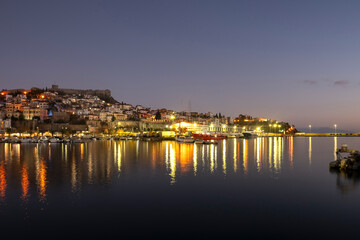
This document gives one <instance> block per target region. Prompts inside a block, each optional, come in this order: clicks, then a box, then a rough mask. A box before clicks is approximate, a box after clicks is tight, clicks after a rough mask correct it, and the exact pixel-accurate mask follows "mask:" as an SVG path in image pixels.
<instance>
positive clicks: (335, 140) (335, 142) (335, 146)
mask: <svg viewBox="0 0 360 240" xmlns="http://www.w3.org/2000/svg"><path fill="white" fill-rule="evenodd" d="M336 149H337V137H334V160H336V159H337V157H336Z"/></svg>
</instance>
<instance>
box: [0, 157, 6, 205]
mask: <svg viewBox="0 0 360 240" xmlns="http://www.w3.org/2000/svg"><path fill="white" fill-rule="evenodd" d="M6 187H7V183H6V169H5V162H4V161H1V163H0V199H1V200H4V199H5V196H6Z"/></svg>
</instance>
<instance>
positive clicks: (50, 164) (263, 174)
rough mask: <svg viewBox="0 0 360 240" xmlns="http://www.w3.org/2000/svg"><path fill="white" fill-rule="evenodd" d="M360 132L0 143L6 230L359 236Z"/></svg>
mask: <svg viewBox="0 0 360 240" xmlns="http://www.w3.org/2000/svg"><path fill="white" fill-rule="evenodd" d="M344 143H346V144H348V145H349V147H350V148H356V149H360V138H355V137H354V138H352V137H347V138H346V137H343V138H341V137H338V138H334V137H331V138H330V137H328V138H327V137H312V138H301V137H298V138H292V137H286V138H281V137H273V138H257V139H247V140H246V139H229V140H224V141H223V142H220V143H219V144H218V145H195V144H184V143H182V144H179V143H177V142H174V141H164V142H143V141H96V142H90V143H83V144H72V145H70V144H32V143H29V144H21V145H20V144H7V143H2V144H0V224H1V230H2V231H6V232H7V233H11V234H12V236H13V237H14V238H16V237H20V236H22V237H30V236H32V237H33V236H36V237H37V238H50V239H51V238H53V237H63V238H97V239H103V238H115V237H116V238H135V237H142V238H162V239H173V238H179V237H182V238H183V239H188V238H197V239H200V238H217V239H224V238H247V239H249V238H251V239H254V238H268V239H269V238H271V239H280V238H282V239H285V238H286V239H288V238H292V239H294V238H299V239H300V238H301V239H304V238H306V239H312V238H315V237H321V238H323V237H327V238H328V239H329V238H339V237H341V238H343V237H356V236H358V233H357V230H358V229H359V227H360V207H359V204H360V188H359V176H358V175H357V174H339V173H331V172H330V171H329V168H328V163H329V162H330V161H332V160H333V159H334V149H335V148H336V146H338V147H339V146H340V144H344Z"/></svg>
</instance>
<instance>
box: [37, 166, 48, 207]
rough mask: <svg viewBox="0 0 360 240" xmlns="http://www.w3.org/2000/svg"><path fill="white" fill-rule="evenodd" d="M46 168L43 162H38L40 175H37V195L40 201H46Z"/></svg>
mask: <svg viewBox="0 0 360 240" xmlns="http://www.w3.org/2000/svg"><path fill="white" fill-rule="evenodd" d="M46 172H47V167H46V164H45V161H44V160H41V161H40V172H39V173H40V175H39V195H40V201H45V200H46V185H47V179H46V174H47V173H46Z"/></svg>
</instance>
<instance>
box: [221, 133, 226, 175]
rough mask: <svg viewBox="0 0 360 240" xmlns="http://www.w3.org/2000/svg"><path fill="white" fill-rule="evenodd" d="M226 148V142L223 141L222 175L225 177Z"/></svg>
mask: <svg viewBox="0 0 360 240" xmlns="http://www.w3.org/2000/svg"><path fill="white" fill-rule="evenodd" d="M226 146H227V142H226V140H223V159H222V161H223V166H222V167H223V173H224V174H225V175H226Z"/></svg>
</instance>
